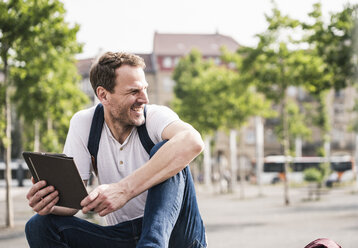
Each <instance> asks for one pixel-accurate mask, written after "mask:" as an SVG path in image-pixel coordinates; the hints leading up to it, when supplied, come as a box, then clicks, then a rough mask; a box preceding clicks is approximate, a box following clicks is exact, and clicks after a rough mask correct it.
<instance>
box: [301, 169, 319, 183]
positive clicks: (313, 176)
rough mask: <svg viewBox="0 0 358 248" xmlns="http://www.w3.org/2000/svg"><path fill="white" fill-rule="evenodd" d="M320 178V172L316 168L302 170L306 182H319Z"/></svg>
mask: <svg viewBox="0 0 358 248" xmlns="http://www.w3.org/2000/svg"><path fill="white" fill-rule="evenodd" d="M321 178H322V175H321V172H320V170H319V169H317V168H309V169H306V170H305V171H304V180H305V181H307V182H319V181H321Z"/></svg>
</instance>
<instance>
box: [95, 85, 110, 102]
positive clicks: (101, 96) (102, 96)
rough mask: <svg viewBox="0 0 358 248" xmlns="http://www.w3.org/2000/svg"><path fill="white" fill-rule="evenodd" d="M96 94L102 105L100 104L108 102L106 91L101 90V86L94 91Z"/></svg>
mask: <svg viewBox="0 0 358 248" xmlns="http://www.w3.org/2000/svg"><path fill="white" fill-rule="evenodd" d="M96 93H97V97H98V100H99V101H100V102H101V103H102V104H106V103H107V101H108V93H109V92H108V91H107V90H106V89H105V88H103V87H102V86H98V87H97V89H96Z"/></svg>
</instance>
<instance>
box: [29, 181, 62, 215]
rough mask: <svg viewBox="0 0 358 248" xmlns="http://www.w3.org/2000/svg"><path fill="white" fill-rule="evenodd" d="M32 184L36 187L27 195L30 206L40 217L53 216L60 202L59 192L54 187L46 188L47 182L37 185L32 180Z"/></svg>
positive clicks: (40, 182)
mask: <svg viewBox="0 0 358 248" xmlns="http://www.w3.org/2000/svg"><path fill="white" fill-rule="evenodd" d="M32 182H33V183H34V185H32V187H31V189H30V190H29V192H28V193H27V195H26V198H27V199H28V200H29V206H30V207H31V208H32V209H33V210H34V211H35V212H36V213H38V214H39V215H46V214H51V213H52V212H53V211H54V208H55V204H56V203H57V202H58V200H59V196H58V191H57V190H55V188H54V187H53V186H47V187H46V182H45V181H39V182H37V183H35V182H34V179H33V178H32Z"/></svg>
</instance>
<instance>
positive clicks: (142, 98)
mask: <svg viewBox="0 0 358 248" xmlns="http://www.w3.org/2000/svg"><path fill="white" fill-rule="evenodd" d="M138 101H139V102H140V103H143V104H147V103H149V99H148V94H147V91H142V92H141V94H140V96H139V99H138Z"/></svg>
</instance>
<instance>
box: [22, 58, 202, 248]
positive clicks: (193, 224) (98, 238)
mask: <svg viewBox="0 0 358 248" xmlns="http://www.w3.org/2000/svg"><path fill="white" fill-rule="evenodd" d="M144 68H145V64H144V61H143V59H142V58H140V57H138V56H135V55H132V54H127V53H111V52H108V53H105V54H104V55H103V56H102V57H101V58H100V59H99V60H98V62H97V63H95V64H94V65H93V66H92V68H91V72H90V81H91V84H92V87H93V89H94V92H95V93H96V95H97V97H98V99H99V100H100V102H101V103H102V105H103V108H104V119H105V122H104V125H103V129H102V134H101V140H100V144H99V150H98V156H97V164H98V180H99V183H100V186H98V187H97V188H96V189H94V190H93V191H92V192H91V193H90V194H89V195H88V196H87V197H86V198H85V199H83V201H82V202H81V206H83V208H82V212H83V213H87V212H89V211H90V210H93V211H95V212H96V213H98V214H99V215H100V216H105V217H106V220H107V222H108V224H109V226H106V227H104V226H99V225H96V224H92V223H89V222H87V221H84V220H81V219H79V218H76V217H73V215H74V214H75V213H76V210H73V209H67V208H63V207H59V206H55V204H56V203H57V202H58V199H59V196H58V192H57V191H56V189H54V187H53V186H51V185H46V182H44V181H40V182H38V183H36V184H34V185H33V186H32V188H31V189H30V191H29V193H28V195H27V198H28V200H29V205H30V206H31V207H32V208H33V210H34V211H35V212H37V213H38V214H36V215H35V216H33V217H32V218H31V219H30V220H29V222H28V223H27V225H26V237H27V239H28V242H29V244H30V247H41V248H44V247H178V248H179V247H180V248H185V247H206V242H205V231H204V226H203V223H202V220H201V217H200V214H199V210H198V207H197V203H196V197H195V190H194V186H193V182H192V178H191V175H190V171H189V169H188V167H186V166H187V164H188V163H190V162H191V161H192V160H193V159H194V158H195V157H196V156H197V155H198V154H199V153H200V152H201V151H202V149H203V142H202V139H201V137H200V134H199V133H198V132H197V131H196V130H195V129H194V128H192V127H191V126H190V125H189V124H187V123H184V122H183V121H181V120H180V119H179V118H178V116H177V115H176V114H175V113H174V112H172V111H171V110H170V109H169V108H166V107H164V106H156V105H147V113H146V118H145V117H144V106H145V105H146V104H148V102H149V101H148V96H147V87H148V83H147V82H146V80H145V76H144V71H143V69H144ZM94 111H95V110H94V107H93V108H90V109H87V110H83V111H80V112H78V113H76V114H75V115H74V116H73V118H72V120H71V123H70V128H69V132H68V135H67V139H66V143H65V147H64V153H65V154H67V155H68V156H72V157H74V160H75V162H76V165H77V167H78V170H79V173H80V175H81V177H82V179H83V180H84V182H85V184H87V181H88V179H89V177H90V174H91V156H90V153H89V151H88V148H87V142H88V136H89V131H90V126H91V121H92V117H93V114H94ZM144 122H145V125H146V128H147V130H148V134H149V137H150V138H151V140H152V141H153V142H154V143H158V142H162V143H160V145H161V147H160V149H159V147H155V148H154V149H155V150H154V151H152V152H153V153H155V155H154V156H153V157H152V158H151V159H150V160H149V155H148V154H147V152H146V151H145V149H144V148H143V145H142V144H141V141H140V139H139V138H138V132H137V128H136V127H138V126H140V125H142V124H143V123H144ZM163 140H168V141H167V142H166V143H165V144H163ZM162 144H163V145H162ZM147 190H148V191H147Z"/></svg>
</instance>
